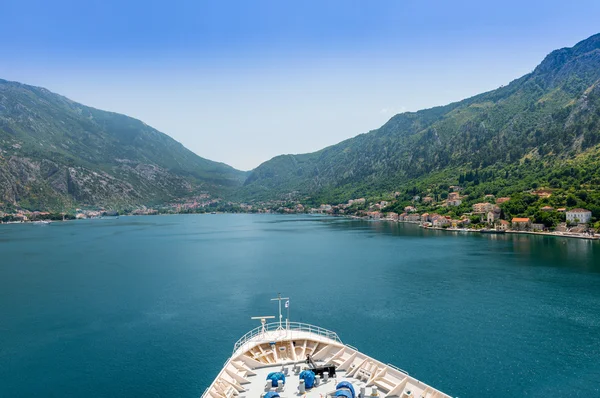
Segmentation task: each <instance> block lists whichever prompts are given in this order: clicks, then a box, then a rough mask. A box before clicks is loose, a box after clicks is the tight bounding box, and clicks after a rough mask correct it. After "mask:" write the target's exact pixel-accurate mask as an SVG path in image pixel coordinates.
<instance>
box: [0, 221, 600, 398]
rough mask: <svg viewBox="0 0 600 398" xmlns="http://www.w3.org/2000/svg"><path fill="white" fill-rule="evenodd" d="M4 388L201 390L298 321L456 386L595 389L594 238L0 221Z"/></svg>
mask: <svg viewBox="0 0 600 398" xmlns="http://www.w3.org/2000/svg"><path fill="white" fill-rule="evenodd" d="M0 253H1V260H0V397H38V396H44V397H83V396H85V397H139V396H144V397H199V396H200V394H201V393H202V392H203V391H204V389H205V388H206V387H207V386H208V385H209V384H210V382H211V381H212V380H213V378H214V377H215V376H216V374H217V373H218V372H219V370H220V369H221V367H222V365H223V363H224V362H225V360H226V359H227V358H228V356H229V355H230V354H231V349H232V347H233V343H234V342H235V341H236V340H237V339H238V338H239V337H240V336H241V335H243V334H244V333H245V332H246V331H248V330H249V329H251V328H252V327H254V326H256V325H257V324H256V323H254V322H255V321H251V320H250V316H252V315H265V314H275V312H276V306H275V305H274V304H273V303H271V302H270V301H269V299H270V298H272V297H275V295H276V294H277V292H279V291H280V292H282V293H283V294H285V295H289V296H291V318H292V319H293V320H295V321H302V322H307V323H312V324H316V325H320V326H322V327H325V328H328V329H332V330H335V331H337V332H338V334H339V335H340V337H341V338H342V340H343V341H344V342H346V343H348V344H352V345H354V346H356V347H358V348H359V349H360V350H361V351H363V352H365V353H367V354H369V355H371V356H374V357H376V358H377V359H379V360H381V361H383V362H391V363H393V364H395V365H397V366H399V367H401V368H403V369H406V370H407V371H408V372H409V373H411V374H412V375H414V376H415V377H417V378H420V379H422V380H423V381H425V382H427V383H429V384H431V385H433V386H435V387H437V388H439V389H441V390H443V391H445V392H447V393H449V394H451V395H453V396H459V397H461V398H466V397H477V398H478V397H517V396H518V397H549V396H552V397H566V396H569V397H599V396H600V244H599V243H598V242H589V241H581V240H575V239H573V240H567V239H559V238H552V237H536V236H493V235H485V236H484V235H467V234H462V235H458V234H452V233H447V232H442V231H426V230H422V229H419V228H417V227H415V226H413V225H403V224H400V225H398V224H388V223H373V222H372V223H370V222H362V221H351V220H346V219H332V218H326V217H308V216H304V217H301V216H299V217H295V216H273V215H197V216H194V215H190V216H158V217H121V218H119V219H114V220H91V221H78V222H68V223H54V224H51V225H48V226H38V225H0Z"/></svg>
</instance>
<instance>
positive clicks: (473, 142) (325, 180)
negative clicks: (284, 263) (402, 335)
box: [244, 34, 600, 201]
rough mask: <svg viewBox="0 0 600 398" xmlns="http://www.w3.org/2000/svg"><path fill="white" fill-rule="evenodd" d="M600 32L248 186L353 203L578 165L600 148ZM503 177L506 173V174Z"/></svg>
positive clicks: (259, 191)
mask: <svg viewBox="0 0 600 398" xmlns="http://www.w3.org/2000/svg"><path fill="white" fill-rule="evenodd" d="M599 119H600V34H599V35H595V36H592V37H590V38H588V39H587V40H584V41H582V42H580V43H578V44H577V45H575V46H574V47H572V48H564V49H560V50H556V51H553V52H552V53H550V54H549V55H548V56H547V57H546V58H545V59H544V60H543V62H542V63H541V64H540V65H539V66H538V67H537V68H535V70H534V71H533V72H531V73H530V74H528V75H525V76H523V77H521V78H519V79H517V80H515V81H513V82H511V83H510V84H508V85H507V86H504V87H500V88H498V89H497V90H494V91H490V92H487V93H484V94H480V95H477V96H475V97H472V98H469V99H466V100H463V101H460V102H457V103H453V104H450V105H447V106H442V107H436V108H432V109H426V110H422V111H418V112H407V113H403V114H399V115H396V116H394V117H393V118H391V119H390V120H389V121H388V122H387V123H386V124H385V125H383V126H382V127H380V128H379V129H377V130H374V131H371V132H369V133H367V134H362V135H359V136H357V137H354V138H351V139H348V140H346V141H343V142H341V143H339V144H337V145H333V146H331V147H328V148H325V149H323V150H320V151H318V152H314V153H310V154H303V155H283V156H278V157H275V158H273V159H271V160H269V161H268V162H265V163H263V164H262V165H260V166H259V167H258V168H256V169H255V170H254V171H253V172H252V173H251V174H250V176H249V177H248V179H247V180H246V183H245V186H244V193H245V195H247V196H248V197H253V198H265V197H286V196H289V195H290V194H292V195H296V196H299V197H302V196H306V195H309V196H311V197H313V198H323V199H325V198H327V199H328V200H332V201H336V200H340V201H341V200H346V199H349V198H351V197H356V196H361V195H365V194H370V193H376V192H383V191H389V190H394V189H397V188H398V187H401V186H402V185H406V184H409V183H413V182H415V181H419V180H423V179H427V178H428V177H431V176H441V175H443V176H446V177H447V176H448V171H449V170H453V171H454V172H455V176H456V178H458V174H459V173H460V172H462V171H465V170H478V169H481V170H485V169H488V168H493V169H495V170H498V169H501V168H502V167H504V166H507V167H508V166H510V165H515V164H518V163H522V162H523V161H524V160H525V159H530V160H531V161H543V162H544V164H545V165H546V166H547V167H546V168H547V170H548V171H551V169H552V165H553V164H554V163H555V162H563V161H565V160H566V159H574V158H575V157H576V156H577V155H578V154H580V153H582V152H585V151H587V150H590V149H593V148H594V147H595V146H597V145H598V144H599V143H600V120H599ZM502 175H504V171H503V172H502Z"/></svg>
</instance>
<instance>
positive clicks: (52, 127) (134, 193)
mask: <svg viewBox="0 0 600 398" xmlns="http://www.w3.org/2000/svg"><path fill="white" fill-rule="evenodd" d="M244 179H245V173H244V172H241V171H238V170H235V169H233V168H232V167H229V166H227V165H225V164H222V163H217V162H212V161H209V160H207V159H203V158H201V157H199V156H197V155H195V154H194V153H192V152H191V151H189V150H187V149H186V148H185V147H183V146H182V145H181V144H180V143H178V142H176V141H175V140H173V139H171V138H170V137H168V136H167V135H165V134H163V133H161V132H159V131H157V130H155V129H153V128H152V127H150V126H148V125H146V124H144V123H143V122H141V121H139V120H135V119H132V118H129V117H127V116H124V115H119V114H115V113H111V112H104V111H100V110H97V109H94V108H89V107H86V106H84V105H81V104H78V103H76V102H73V101H70V100H68V99H67V98H64V97H62V96H60V95H57V94H54V93H51V92H49V91H48V90H45V89H43V88H38V87H32V86H27V85H23V84H19V83H13V82H7V81H4V80H0V202H3V203H4V204H5V205H7V204H8V205H13V206H23V207H26V208H31V209H38V208H39V209H58V208H64V207H72V206H74V205H76V204H78V205H85V204H89V205H104V206H112V207H115V206H116V207H121V206H133V205H139V204H152V203H160V202H165V201H168V200H171V199H174V198H178V197H184V196H189V195H193V194H195V193H199V192H204V193H209V194H212V195H227V194H228V193H229V192H231V191H232V190H233V189H235V188H236V187H239V186H240V185H241V184H242V182H243V181H244Z"/></svg>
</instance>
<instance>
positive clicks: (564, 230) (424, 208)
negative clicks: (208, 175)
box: [0, 186, 600, 239]
mask: <svg viewBox="0 0 600 398" xmlns="http://www.w3.org/2000/svg"><path fill="white" fill-rule="evenodd" d="M448 189H449V190H450V192H449V193H448V194H447V196H446V195H443V196H445V198H438V197H436V196H437V195H426V196H423V197H421V196H420V195H414V196H413V197H412V198H410V200H409V201H408V202H407V201H406V200H402V198H401V196H402V193H400V192H394V193H392V194H390V195H389V198H386V200H379V199H373V200H368V199H367V198H357V199H351V200H348V201H347V202H345V203H341V204H321V205H319V206H316V207H311V206H307V205H304V204H302V203H299V202H295V201H286V200H280V201H268V202H257V203H235V202H229V201H222V200H220V199H218V198H211V197H210V196H209V195H206V194H202V195H198V196H195V197H192V198H188V199H186V200H181V201H175V202H173V203H169V204H166V205H162V206H157V207H146V206H141V207H138V208H134V209H130V210H128V211H121V212H117V211H114V210H110V209H105V208H90V209H80V208H77V209H75V211H74V212H61V213H50V212H45V211H28V210H23V209H19V210H16V211H14V212H11V213H7V212H3V211H0V222H2V223H23V222H38V223H39V222H50V221H66V220H73V219H77V220H79V219H94V218H106V217H118V216H119V214H121V215H158V214H194V213H275V214H323V215H330V216H345V217H352V218H357V219H365V220H373V221H389V222H399V223H411V224H417V225H419V226H420V227H422V228H429V229H438V230H447V231H462V232H480V233H533V234H546V235H555V236H565V237H579V238H586V239H599V238H600V231H599V230H598V228H599V227H600V225H599V224H600V223H599V222H598V220H597V219H596V218H595V217H593V213H592V211H591V210H588V209H585V208H580V207H572V208H569V207H567V206H563V207H556V208H555V207H553V206H550V205H544V206H541V207H540V208H539V209H538V211H537V215H536V216H530V217H524V216H514V217H507V215H509V212H508V211H507V210H508V209H509V206H508V205H509V204H510V203H511V200H513V199H512V198H511V197H508V196H504V197H495V196H494V195H492V194H486V195H484V196H483V198H482V199H483V200H482V201H475V203H472V204H470V205H469V204H467V203H465V201H467V200H468V196H467V195H462V194H461V191H462V188H461V187H460V186H450V187H449V188H448ZM526 194H527V195H529V196H532V197H537V198H540V199H541V200H542V202H549V200H548V199H549V198H550V197H551V196H552V195H553V192H552V191H551V190H544V189H539V190H535V191H531V192H527V193H526ZM457 210H458V211H457Z"/></svg>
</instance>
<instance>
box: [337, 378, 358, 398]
mask: <svg viewBox="0 0 600 398" xmlns="http://www.w3.org/2000/svg"><path fill="white" fill-rule="evenodd" d="M335 389H336V390H338V391H336V393H335V395H336V396H338V394H337V393H338V392H339V391H340V389H342V390H341V391H343V389H347V390H349V391H350V392H351V393H352V396H351V397H348V398H355V393H354V387H353V386H352V383H350V382H349V381H340V382H339V383H338V385H337V386H335Z"/></svg>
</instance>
